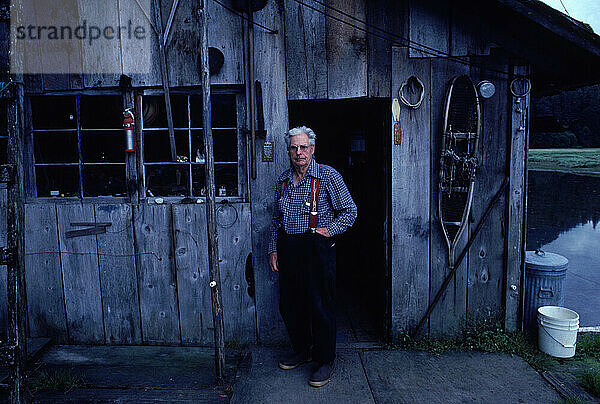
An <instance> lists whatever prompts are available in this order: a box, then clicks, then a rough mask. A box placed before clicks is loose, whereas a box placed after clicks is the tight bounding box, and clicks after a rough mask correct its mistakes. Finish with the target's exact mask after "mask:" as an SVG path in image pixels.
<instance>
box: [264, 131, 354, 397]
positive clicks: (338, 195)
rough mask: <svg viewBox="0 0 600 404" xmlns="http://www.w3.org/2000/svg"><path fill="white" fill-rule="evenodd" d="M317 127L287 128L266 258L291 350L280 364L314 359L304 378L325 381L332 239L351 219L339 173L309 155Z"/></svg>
mask: <svg viewBox="0 0 600 404" xmlns="http://www.w3.org/2000/svg"><path fill="white" fill-rule="evenodd" d="M315 139H316V135H315V133H314V132H313V131H312V130H311V129H310V128H307V127H306V126H300V127H297V128H293V129H291V130H290V131H289V132H288V133H287V134H286V144H287V150H288V154H289V157H290V163H291V167H290V168H289V169H288V170H286V171H284V172H283V174H281V175H280V176H279V180H278V181H277V185H276V188H275V202H276V203H275V209H274V212H273V220H272V224H271V238H270V242H269V264H270V266H271V269H272V270H273V271H276V272H278V273H279V291H280V293H279V295H280V297H279V310H280V312H281V316H282V317H283V321H284V323H285V325H286V327H287V330H288V334H289V336H290V340H291V343H292V348H293V350H294V354H293V355H292V356H290V357H289V358H284V359H282V360H281V361H280V362H279V367H280V368H281V369H284V370H289V369H294V368H296V367H297V366H299V365H301V364H303V363H307V362H310V361H311V359H312V360H314V361H315V362H316V365H317V366H316V368H315V369H314V371H313V373H312V375H311V376H310V378H309V380H308V383H309V384H310V385H311V386H313V387H320V386H324V385H325V384H327V383H328V382H329V379H330V378H331V375H332V373H333V361H334V358H335V339H336V327H335V306H334V296H335V269H336V268H335V265H336V255H335V242H334V241H333V239H332V238H331V237H332V236H335V235H336V234H340V233H343V232H344V231H345V230H346V229H348V227H350V226H352V224H353V223H354V219H356V213H357V212H356V211H357V209H356V205H355V204H354V201H353V200H352V197H351V196H350V192H348V188H347V187H346V184H344V180H343V179H342V176H341V175H340V174H339V173H338V172H337V171H336V170H335V169H333V168H332V167H329V166H327V165H325V164H318V163H317V162H316V161H315V159H314V158H313V154H314V152H315Z"/></svg>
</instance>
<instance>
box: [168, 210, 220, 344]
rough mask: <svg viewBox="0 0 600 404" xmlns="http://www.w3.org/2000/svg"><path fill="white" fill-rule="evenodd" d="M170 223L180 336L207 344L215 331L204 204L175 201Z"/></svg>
mask: <svg viewBox="0 0 600 404" xmlns="http://www.w3.org/2000/svg"><path fill="white" fill-rule="evenodd" d="M173 227H174V229H175V236H174V237H175V266H176V268H177V288H178V292H179V293H178V295H179V313H180V316H181V317H180V318H181V339H182V341H183V344H184V345H193V344H200V345H207V344H210V343H211V342H212V341H213V338H214V334H213V331H212V329H213V325H212V311H211V302H210V286H209V282H210V279H209V276H208V255H207V254H208V250H207V246H208V238H207V234H206V207H205V206H204V205H201V206H195V205H174V206H173ZM219 241H221V240H220V238H219ZM219 250H221V246H220V245H219ZM221 277H222V276H221ZM223 293H225V292H223ZM223 310H227V307H226V306H224V307H223ZM225 330H227V323H226V328H225Z"/></svg>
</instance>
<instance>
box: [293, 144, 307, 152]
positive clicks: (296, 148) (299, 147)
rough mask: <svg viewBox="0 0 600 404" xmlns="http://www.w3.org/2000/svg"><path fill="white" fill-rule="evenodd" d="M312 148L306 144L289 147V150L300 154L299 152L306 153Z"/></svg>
mask: <svg viewBox="0 0 600 404" xmlns="http://www.w3.org/2000/svg"><path fill="white" fill-rule="evenodd" d="M310 146H312V145H305V144H301V145H295V144H292V145H289V146H288V150H289V151H291V152H292V153H298V151H300V152H302V153H304V152H305V151H307V150H308V148H309V147H310Z"/></svg>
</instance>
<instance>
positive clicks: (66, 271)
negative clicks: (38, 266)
mask: <svg viewBox="0 0 600 404" xmlns="http://www.w3.org/2000/svg"><path fill="white" fill-rule="evenodd" d="M56 216H57V218H58V238H59V242H60V252H61V254H60V260H61V265H62V275H63V285H64V293H65V306H66V313H67V326H68V328H69V340H70V341H71V342H79V343H88V344H103V343H105V341H106V339H105V335H104V324H103V316H102V296H101V293H100V273H99V268H98V244H97V241H96V236H93V235H92V236H81V237H73V238H67V237H66V232H67V231H70V230H76V229H81V227H74V226H71V223H72V222H90V223H93V222H94V221H95V220H94V206H93V205H58V206H57V207H56Z"/></svg>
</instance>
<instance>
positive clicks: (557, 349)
mask: <svg viewBox="0 0 600 404" xmlns="http://www.w3.org/2000/svg"><path fill="white" fill-rule="evenodd" d="M537 320H538V346H539V348H540V351H542V352H545V353H547V354H548V355H552V356H554V357H557V358H571V357H572V356H574V355H575V346H576V345H577V331H578V330H579V314H577V313H576V312H574V311H573V310H569V309H566V308H564V307H559V306H542V307H540V308H538V314H537Z"/></svg>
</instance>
